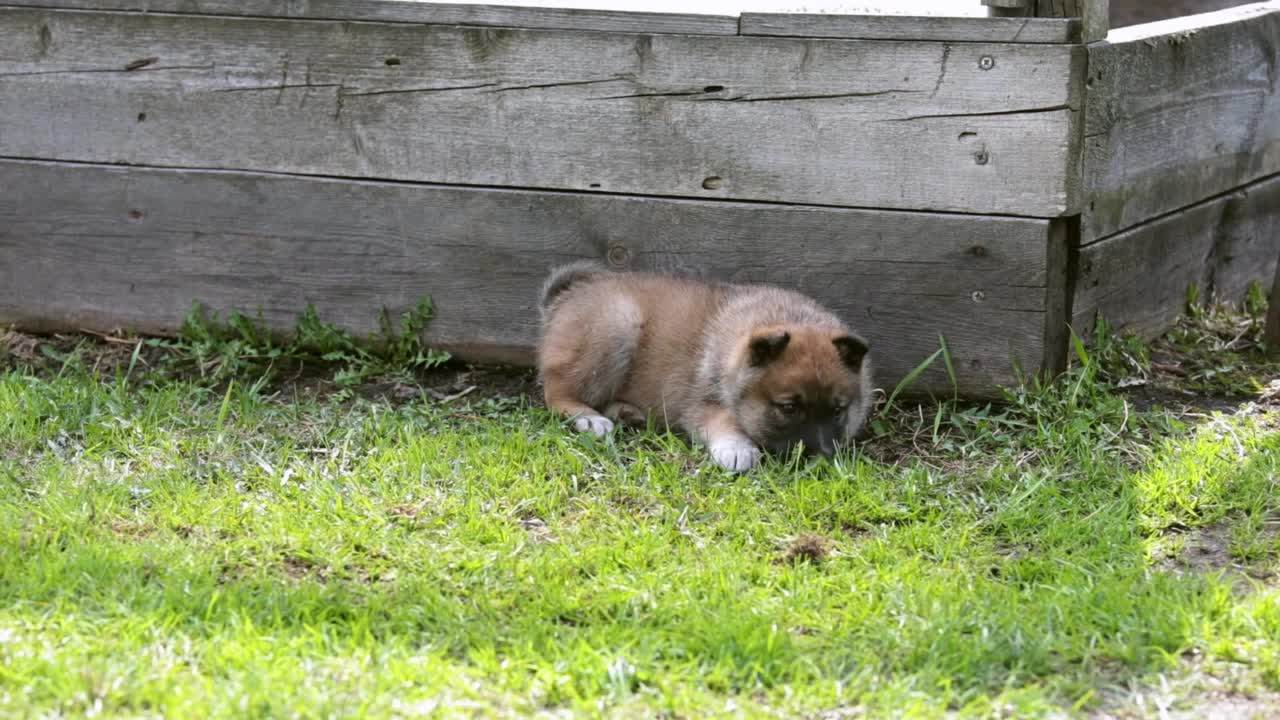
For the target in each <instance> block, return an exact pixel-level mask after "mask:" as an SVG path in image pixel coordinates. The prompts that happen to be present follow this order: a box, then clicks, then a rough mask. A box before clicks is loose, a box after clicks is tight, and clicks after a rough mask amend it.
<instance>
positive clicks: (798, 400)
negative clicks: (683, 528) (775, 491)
mask: <svg viewBox="0 0 1280 720" xmlns="http://www.w3.org/2000/svg"><path fill="white" fill-rule="evenodd" d="M542 309H543V323H542V341H541V343H540V347H539V350H538V369H539V372H540V374H541V377H542V382H543V387H544V391H545V396H546V402H547V405H548V406H549V407H550V408H552V409H553V410H555V411H557V412H559V413H561V414H563V415H565V416H567V417H570V418H572V419H573V420H574V425H575V427H576V428H577V429H578V430H581V431H590V432H595V433H597V434H605V433H607V432H609V431H611V430H612V429H613V423H614V422H622V423H625V424H629V425H638V424H639V425H642V424H645V423H647V422H653V423H655V424H656V425H657V426H659V427H670V428H674V429H678V430H682V431H684V432H687V433H688V434H689V435H691V436H692V437H693V438H694V439H696V440H698V441H700V442H702V443H705V444H706V445H708V446H709V447H710V449H711V453H712V455H713V457H715V459H716V461H717V462H719V463H720V464H721V465H723V466H725V467H728V468H730V469H733V470H746V469H749V468H750V467H752V466H754V465H755V464H756V462H757V461H758V459H759V457H760V448H764V449H765V450H768V451H771V452H788V451H789V450H790V449H791V448H792V447H794V446H795V445H797V444H799V443H803V444H804V446H805V447H806V449H807V450H809V451H812V452H819V453H821V454H824V455H827V456H830V455H831V454H832V453H833V452H834V450H835V448H836V447H837V446H838V445H839V444H842V443H845V442H848V441H849V440H851V439H852V438H853V437H854V435H855V434H856V433H857V432H858V431H859V430H860V429H861V428H862V425H863V423H864V422H865V420H866V417H867V413H868V411H869V409H870V406H871V399H872V397H871V367H870V362H869V359H868V358H866V357H865V355H866V350H867V347H866V343H865V342H864V341H863V340H862V339H861V338H860V337H858V336H857V335H856V334H854V333H853V332H852V331H851V330H850V329H849V328H848V327H847V326H845V325H844V323H842V322H841V321H840V320H839V319H838V318H837V317H836V316H835V315H833V314H831V313H830V312H828V311H827V310H825V309H823V308H822V307H821V306H820V305H818V304H817V303H816V302H814V301H813V300H811V299H809V298H807V297H805V296H803V295H801V294H799V293H795V292H791V291H788V290H783V289H781V288H776V287H768V286H758V285H731V284H716V283H703V282H697V281H694V280H690V279H682V278H676V277H669V276H662V275H652V274H642V273H611V272H608V271H605V270H603V269H602V268H599V267H597V266H594V265H591V264H585V263H577V264H573V265H569V266H566V267H563V268H560V269H557V270H556V271H554V272H553V273H552V274H551V276H550V277H549V278H548V279H547V282H546V284H545V286H544V289H543V302H542ZM788 404H790V405H791V406H792V407H791V408H790V409H788V407H787V405H788ZM839 408H844V411H843V413H838V412H837V410H838V409H839Z"/></svg>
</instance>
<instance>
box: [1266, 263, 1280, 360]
mask: <svg viewBox="0 0 1280 720" xmlns="http://www.w3.org/2000/svg"><path fill="white" fill-rule="evenodd" d="M1262 341H1263V344H1264V345H1265V346H1266V348H1267V353H1268V354H1269V355H1271V356H1272V357H1276V356H1280V261H1277V262H1276V272H1275V277H1274V278H1273V279H1272V280H1271V296H1270V299H1269V300H1268V303H1267V326H1266V328H1265V329H1264V331H1263V339H1262Z"/></svg>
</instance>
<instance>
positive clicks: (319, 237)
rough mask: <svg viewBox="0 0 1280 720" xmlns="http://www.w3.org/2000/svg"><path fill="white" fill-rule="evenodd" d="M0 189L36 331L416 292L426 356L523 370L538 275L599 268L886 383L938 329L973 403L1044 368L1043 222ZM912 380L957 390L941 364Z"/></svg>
mask: <svg viewBox="0 0 1280 720" xmlns="http://www.w3.org/2000/svg"><path fill="white" fill-rule="evenodd" d="M0 186H3V187H5V188H6V189H7V191H6V192H5V193H2V194H0V323H16V324H18V325H19V326H22V327H24V328H28V329H32V330H66V329H78V328H86V329H96V330H107V329H112V328H116V327H121V326H123V327H130V328H133V329H136V330H139V331H142V332H144V333H159V334H165V333H172V332H173V331H174V330H175V329H176V328H177V327H178V326H179V324H180V322H181V320H182V317H183V315H184V313H185V312H186V311H187V310H188V309H189V308H190V306H191V303H192V301H194V300H200V301H201V302H203V303H205V304H207V305H208V306H210V307H212V308H214V309H216V310H219V311H226V310H228V309H231V308H238V309H240V310H242V311H244V312H246V313H256V312H258V311H261V313H262V317H263V318H264V319H265V320H266V322H268V323H269V324H270V325H271V326H272V327H274V328H277V329H281V330H285V329H288V328H290V327H292V323H293V322H294V320H295V318H296V315H297V313H298V312H300V311H301V310H302V309H303V308H304V307H305V305H306V303H314V304H315V306H316V309H317V311H318V312H319V314H320V316H321V317H322V318H324V319H327V320H328V321H331V322H335V323H337V324H339V325H341V326H343V327H346V328H348V329H351V330H354V331H356V332H360V333H368V332H371V331H373V330H374V329H375V327H376V322H375V321H376V317H377V314H378V312H379V309H380V308H381V307H383V306H384V305H386V306H387V307H389V308H390V309H391V310H394V311H399V310H402V309H404V308H407V307H410V306H411V305H412V304H413V303H415V302H416V301H417V300H418V299H420V298H421V297H422V296H423V295H430V296H432V297H433V299H434V300H435V303H436V307H437V311H438V312H437V318H436V320H435V321H434V322H433V323H432V325H431V327H430V330H429V339H430V340H431V341H432V342H433V343H435V344H437V345H439V346H443V347H446V348H449V349H451V350H453V351H455V352H457V353H459V354H461V355H463V356H464V357H468V358H472V359H477V360H486V361H493V360H497V361H504V362H513V361H514V362H528V361H529V360H530V358H531V355H530V353H531V349H532V346H533V344H534V342H535V339H536V333H537V322H538V320H537V317H538V315H537V311H536V308H535V303H536V297H537V295H538V288H539V286H540V284H541V282H542V280H543V278H544V275H545V273H546V272H547V270H548V269H549V268H550V267H552V266H555V265H558V264H560V263H564V262H567V261H570V260H573V259H576V258H583V257H592V258H599V259H602V260H603V261H605V262H607V263H610V264H611V265H612V266H614V267H618V268H634V269H657V270H663V271H671V272H682V273H688V274H695V275H702V276H709V277H715V278H721V279H725V280H734V281H741V282H769V283H777V284H781V285H787V286H791V287H796V288H799V289H801V290H803V291H806V292H808V293H810V294H812V295H813V296H815V297H817V298H818V299H819V300H821V301H823V302H825V303H827V304H829V305H830V306H831V307H832V308H833V309H834V310H835V311H837V312H839V313H840V314H842V315H843V316H844V317H846V318H847V319H848V320H849V321H850V322H851V323H852V324H853V325H854V326H855V327H858V328H859V329H861V330H862V331H863V332H865V334H866V335H867V336H868V337H869V339H870V341H871V343H872V345H873V347H874V348H875V352H876V356H877V361H876V362H877V366H878V367H879V368H880V369H881V372H882V374H881V378H880V381H881V382H882V383H887V384H888V385H889V386H890V387H892V385H893V384H894V383H896V382H897V380H898V379H899V378H901V377H902V376H903V375H905V374H906V373H907V372H908V371H910V370H911V369H912V368H913V367H915V366H916V365H917V364H918V363H919V362H920V361H921V360H923V359H924V358H926V357H927V356H929V355H930V354H932V353H933V352H934V351H935V350H936V349H937V348H938V347H939V342H938V337H939V334H941V335H942V336H944V337H946V339H947V343H948V345H949V347H950V350H951V353H952V355H953V357H954V358H955V362H956V369H957V372H958V375H959V381H960V391H961V392H962V393H964V394H966V395H972V396H980V397H990V396H992V395H993V394H994V393H995V385H996V384H997V383H1011V382H1013V381H1014V374H1013V372H1012V367H1013V365H1014V363H1017V364H1018V365H1019V366H1020V367H1022V368H1023V369H1024V370H1026V371H1028V372H1033V371H1035V369H1036V368H1037V366H1038V364H1039V363H1040V362H1041V359H1042V356H1043V352H1044V351H1043V348H1042V347H1041V338H1042V327H1043V322H1044V303H1045V294H1046V284H1047V279H1046V278H1047V268H1046V267H1045V265H1046V257H1047V255H1048V253H1047V252H1046V248H1045V246H1046V237H1047V232H1048V225H1049V223H1048V221H1044V220H1033V219H1020V218H1009V217H983V216H965V215H949V214H933V213H909V212H891V211H872V210H844V209H836V208H802V207H794V206H780V205H768V204H764V203H726V202H708V201H696V200H667V199H655V198H635V197H625V196H610V195H599V194H588V193H549V192H531V191H520V190H489V189H468V188H456V187H447V186H424V185H416V184H407V183H375V182H368V181H350V180H329V179H321V178H306V177H299V176H288V175H268V174H252V173H239V172H217V171H191V170H160V169H145V168H123V167H115V166H95V165H75V164H61V163H44V162H25V161H0ZM921 383H922V384H921V385H919V387H918V388H917V389H919V390H930V391H938V392H947V393H949V392H950V384H949V382H948V381H947V376H946V373H945V371H944V370H943V368H942V366H941V363H939V364H938V366H937V367H935V368H933V369H932V370H930V371H929V372H928V373H926V374H925V376H924V378H923V380H922V381H921Z"/></svg>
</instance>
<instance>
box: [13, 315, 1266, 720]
mask: <svg viewBox="0 0 1280 720" xmlns="http://www.w3.org/2000/svg"><path fill="white" fill-rule="evenodd" d="M1260 310H1261V309H1260V308H1259V307H1257V303H1256V302H1255V303H1254V306H1253V307H1252V308H1251V309H1250V311H1249V312H1248V313H1246V314H1243V315H1241V314H1232V313H1230V312H1228V311H1226V310H1214V311H1208V310H1198V311H1196V312H1195V313H1194V315H1193V316H1192V317H1190V318H1188V319H1186V320H1184V321H1183V323H1182V325H1181V326H1180V328H1179V329H1178V330H1177V331H1175V332H1174V333H1172V334H1171V335H1170V336H1169V337H1168V338H1166V339H1165V340H1164V341H1161V342H1160V343H1157V344H1155V345H1153V346H1142V345H1140V344H1138V343H1136V342H1133V341H1122V340H1120V339H1115V338H1110V337H1107V336H1104V337H1102V338H1101V339H1100V340H1099V341H1098V343H1096V344H1095V345H1093V346H1092V348H1091V350H1089V352H1088V353H1087V354H1081V356H1080V357H1078V358H1077V362H1076V364H1075V367H1074V368H1073V370H1072V371H1071V372H1070V373H1069V374H1068V375H1066V376H1064V377H1062V378H1060V379H1058V380H1057V381H1056V382H1054V383H1053V384H1051V385H1048V386H1038V385H1034V384H1032V385H1029V386H1028V387H1025V388H1021V389H1014V390H1011V391H1010V392H1009V396H1008V402H1006V403H999V404H994V405H981V404H977V405H975V404H967V403H959V402H954V401H950V400H946V399H944V400H941V401H938V402H931V403H927V404H923V405H908V404H904V403H903V402H902V401H901V400H898V401H895V403H894V407H892V408H890V409H888V410H887V411H886V412H885V413H883V414H882V416H881V417H880V418H879V420H878V421H877V424H876V431H877V434H876V437H873V438H871V439H870V440H868V441H867V442H866V443H864V444H863V445H862V446H860V447H859V448H858V449H857V450H856V451H855V452H850V453H847V454H845V455H844V456H842V457H840V458H839V459H838V460H836V461H833V462H826V461H813V462H810V461H804V460H799V459H791V460H787V459H779V460H775V461H773V462H771V463H769V464H768V465H766V466H765V467H764V468H763V469H762V470H761V471H760V472H755V473H752V474H749V475H745V476H734V475H730V474H727V473H725V472H722V471H720V470H718V469H715V468H714V467H713V466H712V465H711V464H710V463H709V462H706V461H705V459H704V457H703V454H702V453H701V452H700V451H699V450H697V449H693V448H690V447H689V446H688V445H687V444H686V443H685V442H684V441H682V440H681V439H679V438H677V437H672V436H668V435H662V434H656V433H639V434H623V435H621V436H619V437H617V438H615V439H614V440H612V441H610V442H597V441H593V440H592V439H590V438H585V437H579V436H575V435H574V434H572V433H571V432H569V431H568V430H567V429H566V428H565V427H563V426H562V425H561V424H560V423H558V422H556V421H555V420H554V419H553V418H551V417H550V416H549V415H548V414H547V413H546V412H545V411H543V410H542V409H541V408H540V407H539V404H538V403H537V401H536V387H535V386H534V382H533V380H532V379H531V378H530V377H529V376H528V375H527V374H504V373H500V372H497V371H484V370H470V369H465V368H463V369H456V368H454V369H450V368H445V369H440V368H436V369H428V366H431V365H435V364H436V362H437V361H438V360H439V359H440V358H438V357H431V356H429V354H423V353H422V352H415V351H414V349H413V348H408V350H406V352H405V353H402V354H401V356H400V357H401V359H402V360H403V359H404V358H406V357H407V358H410V359H411V360H413V362H408V363H402V366H403V367H409V366H413V365H415V364H416V365H417V366H418V369H417V371H416V372H413V373H410V372H407V371H405V370H404V369H403V367H401V368H400V369H399V370H397V369H396V367H395V366H394V365H393V364H387V363H382V364H377V363H374V361H373V360H371V359H369V358H368V357H366V356H358V357H357V356H356V355H355V354H353V351H349V350H342V349H341V348H339V349H338V350H334V349H333V348H329V352H327V353H324V355H325V357H324V358H322V360H323V363H322V366H319V367H317V366H315V365H314V364H305V365H304V364H299V357H298V355H299V353H298V352H296V348H291V347H285V348H281V347H280V346H269V344H268V341H265V340H262V339H260V338H257V337H254V336H253V333H252V332H241V333H240V334H239V335H238V336H234V337H233V336H215V335H214V334H212V333H202V332H188V333H187V334H186V335H185V336H184V338H183V339H181V340H176V341H143V340H135V339H132V338H125V337H111V338H94V339H80V338H32V337H28V336H24V335H20V334H17V333H8V334H5V335H3V340H0V716H6V717H39V716H49V717H59V716H61V717H73V716H86V715H93V716H97V717H147V716H166V717H184V718H186V717H191V718H196V717H199V718H214V717H234V718H251V717H308V718H310V717H350V716H361V717H366V716H367V717H417V716H441V717H457V716H463V717H470V716H475V717H502V716H529V715H545V716H574V717H576V716H597V715H607V716H612V717H690V718H692V717H709V716H730V717H738V716H744V717H755V716H779V715H781V716H799V717H817V718H827V719H829V720H835V719H836V718H858V717H911V718H915V717H920V718H933V717H950V716H959V717H1020V718H1021V717H1031V718H1034V717H1051V716H1052V717H1059V716H1064V715H1065V716H1074V715H1081V716H1086V717H1109V716H1121V717H1124V716H1130V715H1132V716H1135V717H1162V716H1163V715H1162V714H1161V713H1164V712H1168V713H1172V715H1171V716H1175V717H1176V716H1177V713H1178V712H1184V713H1187V715H1186V716H1187V717H1199V716H1204V715H1205V714H1206V713H1208V712H1210V711H1219V712H1226V713H1227V714H1226V715H1225V716H1224V717H1248V716H1249V713H1257V714H1259V716H1275V714H1276V713H1280V701H1277V698H1278V697H1280V694H1278V692H1277V691H1280V592H1278V588H1280V582H1277V572H1278V571H1280V560H1278V559H1277V555H1278V551H1280V533H1278V532H1277V530H1280V492H1277V483H1278V482H1280V479H1278V478H1280V397H1278V396H1280V384H1277V383H1276V382H1274V380H1275V378H1277V377H1280V373H1278V372H1277V369H1278V368H1277V366H1276V365H1273V364H1272V365H1268V364H1266V363H1265V362H1264V361H1263V360H1262V359H1261V355H1260V352H1259V350H1258V349H1257V347H1256V346H1255V345H1254V344H1253V343H1254V342H1256V340H1257V337H1258V335H1259V334H1260V330H1259V328H1258V321H1257V318H1258V315H1259V313H1260ZM237 338H238V339H237ZM273 348H274V349H273ZM324 364H327V366H324Z"/></svg>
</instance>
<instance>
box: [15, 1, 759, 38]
mask: <svg viewBox="0 0 1280 720" xmlns="http://www.w3.org/2000/svg"><path fill="white" fill-rule="evenodd" d="M4 4H5V5H17V6H24V7H39V8H62V9H69V10H117V11H137V12H152V13H174V14H191V15H230V16H236V17H265V18H292V19H304V20H354V21H365V22H399V23H421V24H439V25H474V26H498V27H520V28H541V29H552V30H602V31H608V32H637V33H685V34H694V35H736V34H737V33H738V18H737V17H735V16H732V15H704V14H693V13H659V12H622V11H616V10H589V9H578V8H555V7H509V6H501V5H454V4H448V3H429V2H418V1H417V0H305V2H297V1H296V0H293V1H290V2H282V1H281V0H5V2H4Z"/></svg>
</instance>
